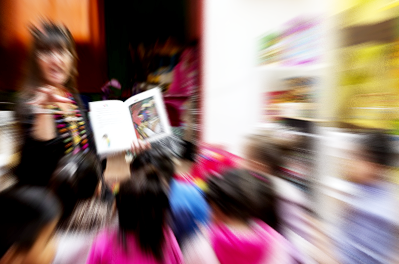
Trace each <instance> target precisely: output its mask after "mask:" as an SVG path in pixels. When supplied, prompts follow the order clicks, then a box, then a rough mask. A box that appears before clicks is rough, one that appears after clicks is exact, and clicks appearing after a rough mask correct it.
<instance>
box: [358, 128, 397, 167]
mask: <svg viewBox="0 0 399 264" xmlns="http://www.w3.org/2000/svg"><path fill="white" fill-rule="evenodd" d="M357 143H358V144H359V146H360V150H361V151H362V153H363V154H362V157H363V158H364V159H366V160H368V161H371V162H373V163H377V164H380V165H384V166H391V165H392V164H391V162H392V153H393V150H392V147H391V145H392V143H391V142H390V139H389V136H388V135H387V134H386V133H384V131H380V130H368V131H365V132H364V133H362V134H360V138H359V140H358V141H357Z"/></svg>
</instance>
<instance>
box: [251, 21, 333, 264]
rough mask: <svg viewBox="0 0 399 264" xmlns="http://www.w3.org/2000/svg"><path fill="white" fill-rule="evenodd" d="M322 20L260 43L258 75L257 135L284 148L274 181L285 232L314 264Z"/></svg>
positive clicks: (295, 25) (297, 24)
mask: <svg viewBox="0 0 399 264" xmlns="http://www.w3.org/2000/svg"><path fill="white" fill-rule="evenodd" d="M322 27H323V25H322V24H321V20H320V19H318V18H315V17H309V18H303V17H301V18H297V19H294V20H291V21H290V22H288V23H286V24H284V25H283V26H282V27H281V28H280V29H281V30H280V31H279V32H278V33H272V34H268V35H266V37H264V38H263V39H261V40H260V52H259V54H260V56H259V57H260V58H259V66H258V68H257V71H258V72H257V74H258V77H259V80H260V85H262V89H263V91H264V93H263V103H262V106H263V109H262V114H261V122H260V123H259V124H258V129H257V130H258V131H257V133H258V134H263V135H267V136H268V137H269V138H270V140H271V142H273V143H274V144H275V145H277V146H278V148H279V149H280V150H281V152H282V153H281V154H282V155H281V157H282V160H281V161H280V164H279V169H278V172H277V173H276V175H275V177H274V183H275V185H276V190H277V195H278V199H279V207H280V208H281V209H280V218H281V223H282V233H283V235H285V236H286V237H287V238H288V239H289V240H290V241H291V242H292V243H294V244H295V245H296V246H297V247H298V248H299V249H300V250H301V251H302V252H304V255H305V258H306V263H313V262H315V259H314V258H313V253H312V252H311V251H312V250H310V248H309V245H310V244H312V243H313V239H314V233H315V228H314V226H315V224H314V223H315V222H316V221H318V220H319V218H320V217H319V215H318V214H319V212H318V206H317V201H318V195H319V194H318V190H317V188H316V187H317V186H316V184H315V183H316V182H317V180H316V179H317V177H318V176H319V175H318V172H317V169H318V164H317V163H318V155H317V150H318V144H319V135H318V131H319V125H320V124H321V123H324V122H326V121H327V120H323V119H322V117H323V115H322V114H321V111H319V110H320V97H321V93H322V92H323V91H322V89H323V88H324V85H325V78H324V77H325V75H326V73H327V71H328V65H327V64H326V63H325V60H324V59H323V58H322V47H320V46H321V45H322V42H323V38H322V33H321V31H322V30H321V29H322Z"/></svg>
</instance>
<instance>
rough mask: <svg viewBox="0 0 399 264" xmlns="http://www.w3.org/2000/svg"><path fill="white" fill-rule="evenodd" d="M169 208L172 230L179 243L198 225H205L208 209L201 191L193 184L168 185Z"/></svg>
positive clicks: (176, 182) (178, 183)
mask: <svg viewBox="0 0 399 264" xmlns="http://www.w3.org/2000/svg"><path fill="white" fill-rule="evenodd" d="M169 202H170V207H171V210H172V230H173V232H174V233H175V236H176V238H177V240H178V241H179V242H181V241H182V239H184V238H185V237H187V236H189V235H190V234H192V233H193V232H195V231H196V230H197V228H198V224H199V223H200V224H207V222H208V220H209V215H210V209H209V206H208V204H207V202H206V201H205V198H204V195H203V193H202V190H201V189H199V188H198V187H197V186H196V185H195V184H193V183H188V182H179V181H177V180H175V179H173V180H172V182H171V184H170V197H169Z"/></svg>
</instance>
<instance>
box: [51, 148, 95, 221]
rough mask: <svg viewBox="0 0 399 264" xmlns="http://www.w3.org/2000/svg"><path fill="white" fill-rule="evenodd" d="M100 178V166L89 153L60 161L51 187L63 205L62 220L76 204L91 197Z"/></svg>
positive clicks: (93, 155)
mask: <svg viewBox="0 0 399 264" xmlns="http://www.w3.org/2000/svg"><path fill="white" fill-rule="evenodd" d="M100 178H101V165H100V163H99V161H98V159H97V157H96V156H95V154H93V153H91V152H88V153H86V154H83V153H79V154H76V155H74V156H67V157H64V158H63V159H61V160H60V162H59V163H58V166H57V169H56V170H55V172H54V174H53V176H52V182H51V187H52V189H53V191H54V193H55V194H56V195H57V196H58V197H59V199H60V201H61V203H62V205H63V208H64V212H63V216H62V220H65V219H66V218H68V217H69V216H70V214H71V213H72V211H73V209H74V207H75V206H76V204H77V202H79V201H82V200H85V199H88V198H91V197H93V195H94V194H95V192H96V190H97V188H98V186H99V183H100Z"/></svg>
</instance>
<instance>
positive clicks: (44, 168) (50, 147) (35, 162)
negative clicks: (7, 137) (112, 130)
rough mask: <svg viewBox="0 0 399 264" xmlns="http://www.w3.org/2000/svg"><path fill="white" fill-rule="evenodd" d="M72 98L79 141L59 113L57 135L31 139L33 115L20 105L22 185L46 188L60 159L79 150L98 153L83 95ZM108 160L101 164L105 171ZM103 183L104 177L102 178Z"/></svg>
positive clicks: (18, 174)
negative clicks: (49, 138) (50, 137)
mask: <svg viewBox="0 0 399 264" xmlns="http://www.w3.org/2000/svg"><path fill="white" fill-rule="evenodd" d="M70 98H71V99H73V100H74V105H75V108H76V118H77V119H78V121H77V122H76V124H77V127H76V132H77V134H79V140H78V142H76V141H75V143H74V144H72V141H74V138H73V136H72V133H73V132H72V130H71V129H68V126H69V123H67V122H66V120H64V118H63V116H62V115H60V114H55V115H54V121H55V122H54V124H55V126H56V127H57V136H56V137H55V138H54V139H51V140H48V141H42V140H37V139H35V138H33V137H32V129H33V124H34V113H33V108H32V106H31V105H29V104H26V103H25V102H22V101H21V102H18V104H17V110H16V114H17V119H18V122H19V124H20V127H21V132H22V137H21V138H22V141H23V142H22V148H21V159H20V163H19V165H18V166H17V167H16V169H15V171H14V174H15V176H16V177H17V179H18V184H20V185H34V186H46V185H47V184H48V183H49V180H50V178H51V176H52V174H53V172H54V170H55V169H56V167H57V164H58V162H59V161H60V159H61V158H63V157H64V156H66V155H73V153H76V151H77V152H79V151H91V152H94V153H96V148H95V144H94V139H93V133H92V130H91V128H90V123H89V122H88V118H87V115H86V111H85V110H84V107H83V104H82V102H81V100H80V96H79V94H77V93H73V94H72V93H71V94H70ZM105 167H106V160H104V161H102V168H103V171H104V169H105ZM102 182H103V183H104V181H103V177H102ZM102 189H103V190H104V193H103V194H104V195H107V196H109V190H108V189H107V188H102Z"/></svg>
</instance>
